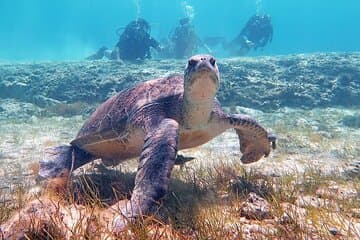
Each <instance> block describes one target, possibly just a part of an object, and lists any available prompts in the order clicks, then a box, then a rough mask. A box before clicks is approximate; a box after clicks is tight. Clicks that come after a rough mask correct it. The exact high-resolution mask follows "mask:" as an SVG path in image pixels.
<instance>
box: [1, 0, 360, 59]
mask: <svg viewBox="0 0 360 240" xmlns="http://www.w3.org/2000/svg"><path fill="white" fill-rule="evenodd" d="M256 12H258V13H268V14H270V15H271V17H272V22H273V26H274V37H273V41H272V43H271V44H269V45H267V46H266V47H265V48H264V49H263V50H262V51H257V52H252V53H251V54H250V55H276V54H292V53H309V52H329V51H332V52H333V51H337V52H343V51H359V50H360V47H359V46H360V26H359V24H360V19H359V18H360V1H359V0H330V1H325V0H262V1H260V0H222V1H219V0H187V1H184V0H142V1H140V0H137V1H136V0H51V1H50V0H0V60H6V61H19V60H20V61H22V60H31V61H32V60H34V61H36V60H77V59H83V58H84V57H86V56H88V55H89V54H90V53H92V52H94V51H96V49H98V48H99V47H101V46H103V45H105V46H108V47H110V48H111V47H113V46H114V45H115V44H116V42H117V39H118V37H117V35H116V34H115V32H116V30H117V29H118V28H119V27H124V26H125V25H126V24H127V23H128V22H129V21H131V20H133V19H135V18H136V17H143V18H145V19H146V20H147V21H149V22H150V24H151V27H152V35H153V36H154V37H155V38H156V39H158V40H161V39H163V38H164V37H166V36H168V34H169V32H170V31H171V29H172V28H174V27H175V26H176V25H177V24H178V20H179V19H180V18H183V17H185V16H189V15H190V16H191V17H193V24H194V25H195V27H196V30H197V32H198V34H199V36H200V37H202V38H204V37H213V36H216V37H218V36H221V37H225V38H226V39H228V40H231V39H232V38H234V37H235V36H236V35H237V34H238V33H239V32H240V30H241V28H242V27H243V26H244V24H245V23H246V21H247V20H248V19H249V17H250V16H252V15H253V14H255V13H256ZM216 54H217V55H225V53H222V52H216Z"/></svg>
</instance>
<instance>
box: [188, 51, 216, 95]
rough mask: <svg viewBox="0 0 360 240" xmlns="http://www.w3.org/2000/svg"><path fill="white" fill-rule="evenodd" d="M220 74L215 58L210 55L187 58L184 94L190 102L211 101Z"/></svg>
mask: <svg viewBox="0 0 360 240" xmlns="http://www.w3.org/2000/svg"><path fill="white" fill-rule="evenodd" d="M219 83H220V76H219V69H218V67H217V65H216V60H215V58H214V57H212V56H210V55H195V56H192V57H191V58H189V61H188V63H187V65H186V69H185V75H184V94H185V95H186V98H187V99H188V100H190V101H191V102H206V101H211V102H212V101H213V99H214V97H215V95H216V92H217V90H218V89H219Z"/></svg>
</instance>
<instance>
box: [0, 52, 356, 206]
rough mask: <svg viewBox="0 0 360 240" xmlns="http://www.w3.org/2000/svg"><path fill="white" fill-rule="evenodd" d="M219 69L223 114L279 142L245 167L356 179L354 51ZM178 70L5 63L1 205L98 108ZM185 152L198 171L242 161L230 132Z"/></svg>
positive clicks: (172, 65)
mask: <svg viewBox="0 0 360 240" xmlns="http://www.w3.org/2000/svg"><path fill="white" fill-rule="evenodd" d="M218 64H219V69H220V74H221V78H222V81H221V88H220V91H219V93H218V99H219V100H220V102H221V103H222V104H223V105H224V106H225V108H226V110H227V111H232V112H239V113H246V114H249V115H252V116H253V117H255V118H256V119H257V120H258V121H259V122H260V123H261V124H262V125H263V126H265V127H266V128H267V129H269V130H270V131H271V132H274V133H275V134H276V135H277V138H278V147H277V149H276V150H275V151H273V153H272V154H271V155H270V156H269V158H266V159H263V160H261V161H259V162H257V163H254V164H250V165H247V166H246V168H254V169H257V171H260V172H262V173H263V174H265V175H269V176H281V175H283V174H289V173H290V174H292V173H293V174H301V173H302V172H304V171H305V169H307V168H314V169H321V170H322V171H324V172H328V173H331V172H341V173H344V175H345V174H346V175H347V174H355V175H356V174H357V170H356V169H357V168H359V166H356V163H358V162H360V141H359V139H360V53H351V54H350V53H341V54H340V53H321V54H311V55H293V56H279V57H257V58H232V59H218ZM184 65H185V61H182V60H181V61H180V60H153V61H146V62H144V63H141V64H140V63H131V64H130V63H117V62H109V61H81V62H49V63H23V64H20V63H17V64H6V63H4V64H1V65H0V197H1V198H0V202H11V200H12V197H13V196H12V195H11V194H9V193H11V192H13V189H14V188H16V186H18V185H26V186H27V187H32V185H34V184H35V176H36V167H34V166H33V164H34V163H37V162H38V160H39V159H40V158H41V157H42V152H43V150H44V148H46V147H48V146H54V145H57V144H63V143H68V142H69V141H71V139H72V138H74V136H75V135H76V133H77V131H78V129H80V127H81V125H82V124H83V123H84V121H85V120H86V119H87V117H88V116H89V114H90V113H91V112H92V111H93V110H94V109H95V108H96V106H97V105H98V104H99V103H101V102H102V101H104V100H105V99H107V98H108V97H109V96H112V95H113V94H115V93H116V92H118V91H121V90H122V89H124V88H127V87H129V86H132V85H134V84H136V83H138V82H142V81H145V80H148V79H152V78H157V77H162V76H166V75H169V74H172V73H181V72H182V71H183V69H184ZM183 153H184V155H191V156H193V157H195V158H196V159H195V160H193V161H192V162H189V163H186V164H190V165H194V166H197V165H198V166H201V165H205V166H206V165H208V164H209V162H208V161H207V160H208V159H209V155H211V156H212V157H211V159H212V161H214V159H215V161H216V156H219V159H221V161H223V160H224V159H229V160H231V161H234V160H237V159H240V156H241V153H240V152H239V143H238V139H237V136H236V134H234V133H233V132H232V131H228V132H226V133H224V134H223V135H221V136H219V137H218V138H216V139H214V140H212V141H211V142H209V143H208V144H205V145H203V146H201V147H198V148H195V149H191V150H186V151H183ZM214 156H215V157H214ZM239 164H240V161H239ZM354 164H355V165H354ZM352 170H355V171H352ZM359 175H360V174H359ZM353 176H354V175H353ZM24 183H26V184H24Z"/></svg>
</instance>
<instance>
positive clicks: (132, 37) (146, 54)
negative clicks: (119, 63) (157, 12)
mask: <svg viewBox="0 0 360 240" xmlns="http://www.w3.org/2000/svg"><path fill="white" fill-rule="evenodd" d="M150 31H151V29H150V25H149V23H148V22H146V21H145V20H144V19H142V18H138V19H136V20H135V21H132V22H130V23H129V24H128V25H127V26H126V27H125V30H124V32H123V33H122V34H121V35H120V39H119V41H118V43H117V44H116V46H115V48H116V49H117V50H116V51H118V57H119V58H120V59H123V60H144V59H146V58H151V52H150V48H154V49H156V50H158V51H159V50H160V45H159V43H158V42H157V41H156V40H155V39H154V38H152V37H151V36H150ZM115 56H116V55H115Z"/></svg>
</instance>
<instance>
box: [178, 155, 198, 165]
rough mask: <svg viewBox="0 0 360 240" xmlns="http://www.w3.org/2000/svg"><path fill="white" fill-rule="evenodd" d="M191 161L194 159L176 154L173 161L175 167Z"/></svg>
mask: <svg viewBox="0 0 360 240" xmlns="http://www.w3.org/2000/svg"><path fill="white" fill-rule="evenodd" d="M193 159H195V158H194V157H186V156H183V155H180V154H178V155H177V156H176V159H175V165H183V164H185V163H186V162H189V161H191V160H193Z"/></svg>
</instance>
